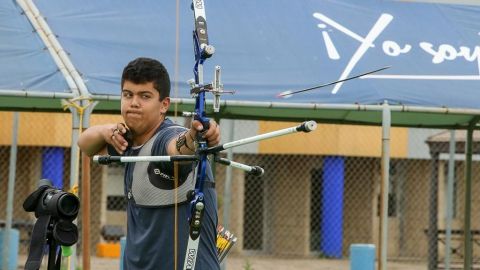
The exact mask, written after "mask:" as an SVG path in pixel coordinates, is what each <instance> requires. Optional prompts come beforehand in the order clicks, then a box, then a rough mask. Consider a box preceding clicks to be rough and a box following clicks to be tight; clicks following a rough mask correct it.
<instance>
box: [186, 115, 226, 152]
mask: <svg viewBox="0 0 480 270" xmlns="http://www.w3.org/2000/svg"><path fill="white" fill-rule="evenodd" d="M202 130H203V125H202V123H201V122H200V121H198V120H194V121H193V122H192V127H191V128H190V131H189V132H190V134H191V135H192V137H193V138H196V136H197V133H199V134H200V136H202V138H204V139H205V140H206V141H207V143H208V146H210V147H212V146H215V145H218V144H219V143H220V126H219V125H218V124H217V122H215V120H213V119H210V127H209V129H208V130H206V131H202Z"/></svg>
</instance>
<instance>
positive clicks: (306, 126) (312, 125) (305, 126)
mask: <svg viewBox="0 0 480 270" xmlns="http://www.w3.org/2000/svg"><path fill="white" fill-rule="evenodd" d="M316 128H317V123H316V122H315V121H306V122H303V123H302V124H300V125H298V126H295V127H290V128H284V129H280V130H276V131H272V132H268V133H264V134H260V135H257V136H252V137H248V138H245V139H240V140H238V141H233V142H228V143H224V144H222V145H218V146H215V147H211V148H208V149H207V150H206V151H207V152H208V153H218V152H220V151H223V150H225V149H228V148H232V147H236V146H240V145H244V144H249V143H253V142H258V141H262V140H266V139H271V138H275V137H279V136H283V135H287V134H292V133H296V132H310V131H313V130H315V129H316Z"/></svg>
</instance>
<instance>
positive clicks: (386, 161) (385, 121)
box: [378, 101, 391, 270]
mask: <svg viewBox="0 0 480 270" xmlns="http://www.w3.org/2000/svg"><path fill="white" fill-rule="evenodd" d="M390 126H391V111H390V108H389V106H388V102H387V101H385V102H384V103H383V110H382V166H381V168H382V169H381V170H382V179H381V191H380V193H381V195H380V198H381V216H380V241H379V250H380V258H379V265H378V269H379V270H386V269H387V245H388V189H389V187H388V186H389V181H390Z"/></svg>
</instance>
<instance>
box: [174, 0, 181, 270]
mask: <svg viewBox="0 0 480 270" xmlns="http://www.w3.org/2000/svg"><path fill="white" fill-rule="evenodd" d="M179 55H180V0H176V1H175V63H174V97H175V102H174V104H175V105H174V117H175V119H177V115H178V77H179V65H180V61H179V59H180V57H179ZM173 179H174V190H175V195H174V197H175V201H174V208H175V210H174V222H173V223H174V224H173V226H174V228H173V231H174V236H173V237H174V238H173V249H174V251H173V256H174V259H173V260H174V263H173V265H174V270H177V267H178V203H177V202H178V163H177V162H174V163H173Z"/></svg>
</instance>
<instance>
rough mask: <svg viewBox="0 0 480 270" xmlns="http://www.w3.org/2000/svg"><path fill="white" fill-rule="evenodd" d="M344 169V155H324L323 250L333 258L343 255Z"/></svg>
mask: <svg viewBox="0 0 480 270" xmlns="http://www.w3.org/2000/svg"><path fill="white" fill-rule="evenodd" d="M344 171H345V161H344V158H343V157H336V156H329V157H324V159H323V190H322V223H321V228H322V229H321V230H322V238H321V250H322V253H323V255H325V256H328V257H333V258H341V257H342V245H343V186H344Z"/></svg>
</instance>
